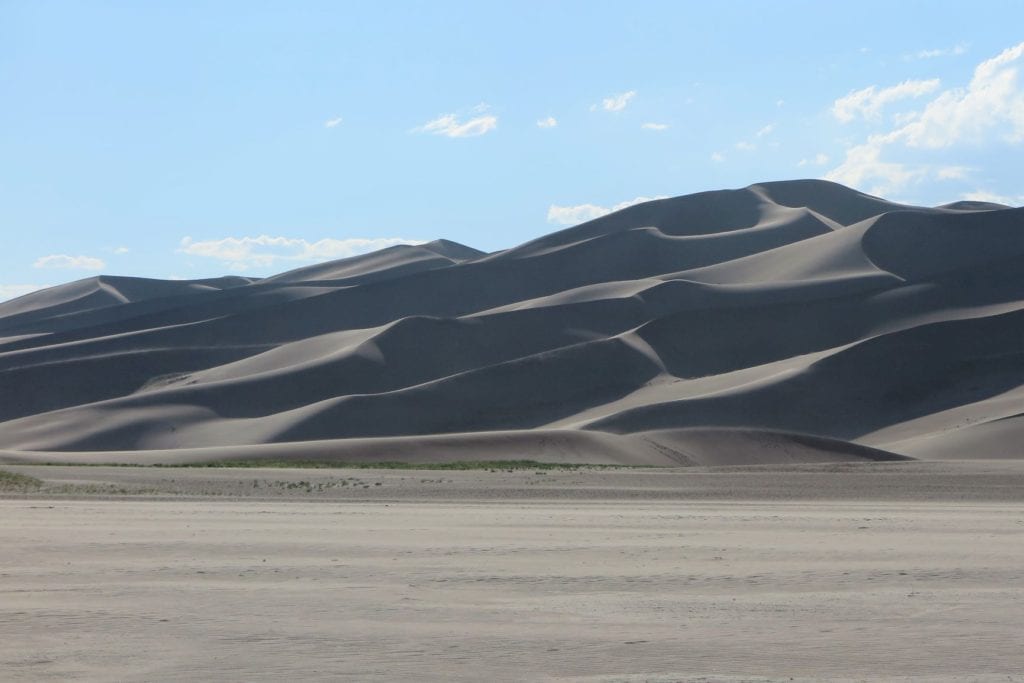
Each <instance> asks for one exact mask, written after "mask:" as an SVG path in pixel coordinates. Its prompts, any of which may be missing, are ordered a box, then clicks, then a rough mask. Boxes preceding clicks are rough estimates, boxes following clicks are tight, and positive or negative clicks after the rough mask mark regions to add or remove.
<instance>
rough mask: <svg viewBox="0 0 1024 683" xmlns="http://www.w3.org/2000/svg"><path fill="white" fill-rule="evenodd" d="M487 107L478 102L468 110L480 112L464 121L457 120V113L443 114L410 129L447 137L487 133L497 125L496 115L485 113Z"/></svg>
mask: <svg viewBox="0 0 1024 683" xmlns="http://www.w3.org/2000/svg"><path fill="white" fill-rule="evenodd" d="M489 108H490V107H488V105H487V104H485V103H480V104H478V105H476V106H475V107H473V108H472V109H471V110H470V113H472V114H480V116H474V117H472V118H470V119H467V120H465V121H460V120H459V118H460V117H459V115H458V114H443V115H441V116H438V117H437V118H436V119H434V120H433V121H427V122H426V123H424V124H423V125H422V126H418V127H416V128H413V129H412V132H413V133H430V134H431V135H444V136H445V137H449V138H472V137H477V136H479V135H484V134H485V133H489V132H490V131H492V130H494V129H495V128H497V127H498V117H497V116H494V115H493V114H487V113H485V112H487V110H488V109H489Z"/></svg>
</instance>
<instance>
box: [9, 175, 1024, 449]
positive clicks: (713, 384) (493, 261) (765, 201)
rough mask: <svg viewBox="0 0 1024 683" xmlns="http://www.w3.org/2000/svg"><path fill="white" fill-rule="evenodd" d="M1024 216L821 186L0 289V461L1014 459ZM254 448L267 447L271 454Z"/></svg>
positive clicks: (1021, 432) (997, 208)
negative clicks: (263, 263)
mask: <svg viewBox="0 0 1024 683" xmlns="http://www.w3.org/2000/svg"><path fill="white" fill-rule="evenodd" d="M1022 266H1024V209H1018V208H1011V207H1004V206H1001V205H996V204H989V203H983V202H956V203H953V204H947V205H944V206H940V207H913V206H906V205H900V204H895V203H891V202H887V201H885V200H883V199H880V198H877V197H871V196H869V195H865V194H863V193H860V192H856V191H854V190H851V189H849V188H845V187H843V186H841V185H836V184H834V183H829V182H826V181H814V180H801V181H783V182H772V183H761V184H757V185H752V186H750V187H748V188H744V189H739V190H723V191H715V192H704V193H698V194H694V195H687V196H682V197H675V198H672V199H662V200H655V201H652V202H647V203H644V204H638V205H635V206H631V207H628V208H626V209H623V210H621V211H618V212H615V213H612V214H609V215H607V216H603V217H601V218H598V219H595V220H593V221H589V222H587V223H584V224H581V225H578V226H574V227H571V228H568V229H566V230H561V231H558V232H555V233H552V234H550V235H546V236H544V237H541V238H538V239H535V240H532V241H530V242H527V243H525V244H523V245H520V246H517V247H514V248H512V249H508V250H505V251H501V252H496V253H491V254H487V253H484V252H480V251H477V250H475V249H472V248H471V247H467V246H463V245H460V244H457V243H454V242H450V241H447V240H436V241H434V242H428V243H425V244H418V245H402V246H397V247H390V248H387V249H383V250H381V251H378V252H374V253H371V254H366V255H362V256H356V257H353V258H349V259H342V260H339V261H332V262H328V263H321V264H315V265H312V266H307V267H303V268H299V269H296V270H292V271H289V272H286V273H282V274H280V275H276V276H273V277H269V278H262V279H260V278H243V277H224V278H216V279H208V280H195V281H173V282H167V281H160V280H146V279H141V278H124V277H113V276H106V275H104V276H100V277H96V278H88V279H86V280H80V281H78V282H73V283H70V284H67V285H61V286H58V287H54V288H51V289H48V290H44V291H41V292H34V293H32V294H29V295H26V296H24V297H21V298H19V299H15V300H12V301H8V302H5V303H2V304H0V461H17V462H25V461H40V460H43V461H58V460H59V461H76V460H80V461H89V462H113V461H118V462H130V461H138V462H157V461H162V462H178V461H188V462H194V461H197V459H204V458H205V459H210V460H216V459H233V458H237V457H239V456H238V454H239V453H245V454H249V455H246V456H245V457H250V456H251V457H272V458H288V457H294V458H310V457H312V458H316V459H330V458H337V459H347V460H356V461H363V460H366V461H373V460H378V461H379V460H408V459H412V460H417V459H419V460H424V461H427V460H429V461H435V462H436V461H438V460H440V459H446V458H447V459H473V460H488V459H491V460H500V459H524V458H525V459H537V460H554V461H566V462H576V463H583V462H593V463H599V464H615V463H619V464H634V465H677V466H678V465H692V464H700V465H715V464H731V465H738V464H771V463H778V462H832V461H836V460H862V459H866V460H877V459H892V458H898V457H901V456H912V457H915V458H925V459H927V458H932V457H934V458H950V457H962V458H970V457H1000V458H1015V457H1022V456H1024V453H1022V449H1021V448H1020V447H1019V446H1017V444H1019V443H1024V438H1021V437H1024V421H1022V420H1020V419H1019V416H1020V415H1021V413H1022V410H1021V408H1020V405H1021V404H1020V401H1019V400H1018V399H1019V398H1021V397H1024V388H1022V387H1024V310H1022V309H1024V278H1022V277H1021V275H1020V273H1021V272H1022ZM268 454H269V455H268Z"/></svg>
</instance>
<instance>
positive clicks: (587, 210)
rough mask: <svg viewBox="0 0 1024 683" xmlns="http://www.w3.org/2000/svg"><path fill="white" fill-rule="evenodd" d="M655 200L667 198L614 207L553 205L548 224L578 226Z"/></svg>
mask: <svg viewBox="0 0 1024 683" xmlns="http://www.w3.org/2000/svg"><path fill="white" fill-rule="evenodd" d="M655 199H665V197H664V196H658V197H636V198H634V199H630V200H628V201H625V202H619V203H618V204H616V205H615V206H612V207H606V206H599V205H597V204H577V205H576V206H558V205H557V204H552V205H551V206H549V207H548V223H556V224H559V225H576V224H577V223H583V222H586V221H592V220H594V219H595V218H600V217H601V216H606V215H608V214H610V213H612V212H614V211H620V210H622V209H625V208H626V207H629V206H634V205H635V204H643V203H644V202H650V201H654V200H655Z"/></svg>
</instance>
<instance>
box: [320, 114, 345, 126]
mask: <svg viewBox="0 0 1024 683" xmlns="http://www.w3.org/2000/svg"><path fill="white" fill-rule="evenodd" d="M341 122H342V118H341V117H340V116H339V117H337V118H333V119H327V120H326V121H324V128H337V127H338V126H340V125H341Z"/></svg>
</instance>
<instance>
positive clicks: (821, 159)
mask: <svg viewBox="0 0 1024 683" xmlns="http://www.w3.org/2000/svg"><path fill="white" fill-rule="evenodd" d="M827 163H828V155H827V154H824V153H821V152H819V153H818V154H816V155H814V156H813V157H811V158H809V159H801V160H800V161H799V162H797V166H824V165H825V164H827Z"/></svg>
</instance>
